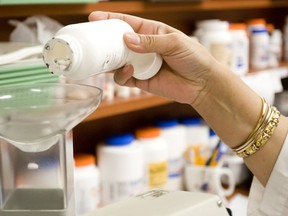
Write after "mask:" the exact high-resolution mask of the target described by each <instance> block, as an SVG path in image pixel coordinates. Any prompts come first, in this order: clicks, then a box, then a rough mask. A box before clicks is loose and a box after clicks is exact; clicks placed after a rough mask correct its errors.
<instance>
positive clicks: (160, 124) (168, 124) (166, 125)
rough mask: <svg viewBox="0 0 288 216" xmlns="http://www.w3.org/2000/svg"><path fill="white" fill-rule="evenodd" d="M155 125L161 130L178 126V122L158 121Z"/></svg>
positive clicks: (171, 120)
mask: <svg viewBox="0 0 288 216" xmlns="http://www.w3.org/2000/svg"><path fill="white" fill-rule="evenodd" d="M155 125H156V126H157V127H160V128H170V127H175V126H177V125H178V121H177V120H176V119H166V120H157V121H156V122H155Z"/></svg>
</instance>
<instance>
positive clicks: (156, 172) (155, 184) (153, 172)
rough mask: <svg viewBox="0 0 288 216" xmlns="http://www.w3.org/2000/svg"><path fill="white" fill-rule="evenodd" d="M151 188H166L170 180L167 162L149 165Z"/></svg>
mask: <svg viewBox="0 0 288 216" xmlns="http://www.w3.org/2000/svg"><path fill="white" fill-rule="evenodd" d="M148 175H149V176H148V186H149V188H161V187H164V186H166V184H167V180H168V164H167V162H166V161H163V162H160V163H150V164H149V165H148Z"/></svg>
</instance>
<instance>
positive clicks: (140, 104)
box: [84, 94, 173, 122]
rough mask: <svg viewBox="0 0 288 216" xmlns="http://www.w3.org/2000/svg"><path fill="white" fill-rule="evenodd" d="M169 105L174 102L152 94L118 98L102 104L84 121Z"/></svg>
mask: <svg viewBox="0 0 288 216" xmlns="http://www.w3.org/2000/svg"><path fill="white" fill-rule="evenodd" d="M169 103H173V102H172V101H171V100H168V99H165V98H161V97H158V96H153V95H150V94H141V95H140V96H135V97H130V98H128V99H119V98H117V99H115V100H113V101H111V102H106V101H103V102H101V104H100V106H99V107H98V109H97V110H96V111H95V112H94V113H92V114H91V115H89V116H88V117H87V118H86V119H85V120H84V122H87V121H93V120H96V119H100V118H106V117H112V116H116V115H120V114H124V113H128V112H133V111H137V110H143V109H147V108H151V107H156V106H160V105H164V104H169Z"/></svg>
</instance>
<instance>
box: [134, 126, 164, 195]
mask: <svg viewBox="0 0 288 216" xmlns="http://www.w3.org/2000/svg"><path fill="white" fill-rule="evenodd" d="M135 134H136V138H137V140H138V142H139V143H140V145H142V146H143V150H144V159H145V189H146V190H152V189H159V188H161V189H167V184H168V151H167V143H166V142H165V140H164V138H163V137H161V130H160V128H157V127H146V128H139V129H138V130H136V132H135Z"/></svg>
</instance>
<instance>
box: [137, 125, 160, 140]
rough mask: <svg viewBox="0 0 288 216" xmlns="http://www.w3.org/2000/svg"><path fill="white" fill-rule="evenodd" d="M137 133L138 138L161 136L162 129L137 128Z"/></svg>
mask: <svg viewBox="0 0 288 216" xmlns="http://www.w3.org/2000/svg"><path fill="white" fill-rule="evenodd" d="M135 134H136V137H137V138H143V139H149V138H155V137H159V136H160V134H161V130H160V128H157V127H147V128H140V129H138V130H136V132H135Z"/></svg>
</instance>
